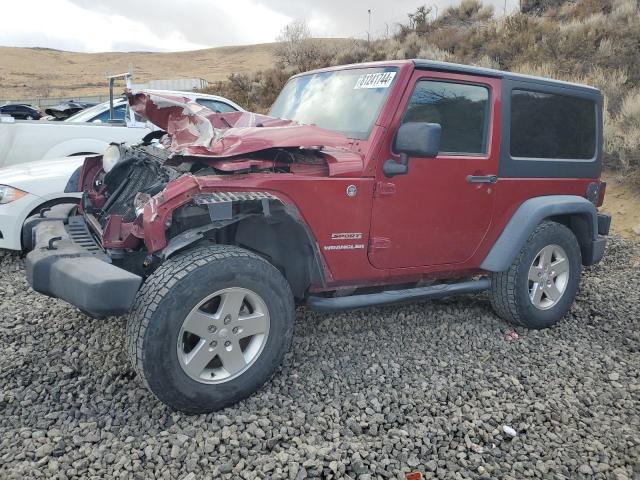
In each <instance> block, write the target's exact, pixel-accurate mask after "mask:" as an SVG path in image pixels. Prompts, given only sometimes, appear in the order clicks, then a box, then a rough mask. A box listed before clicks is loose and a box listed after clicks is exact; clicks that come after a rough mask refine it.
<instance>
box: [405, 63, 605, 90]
mask: <svg viewBox="0 0 640 480" xmlns="http://www.w3.org/2000/svg"><path fill="white" fill-rule="evenodd" d="M412 61H413V63H414V65H415V66H416V68H420V69H425V70H438V71H443V72H454V73H464V74H469V75H482V76H485V77H494V78H503V79H507V80H515V81H520V82H528V83H537V84H542V85H553V86H558V87H565V88H572V89H576V90H582V91H588V92H591V93H600V91H599V90H598V89H597V88H595V87H590V86H589V85H582V84H579V83H571V82H564V81H562V80H554V79H551V78H544V77H535V76H533V75H523V74H520V73H512V72H505V71H503V70H494V69H492V68H484V67H474V66H472V65H462V64H460V63H448V62H438V61H435V60H422V59H414V60H412Z"/></svg>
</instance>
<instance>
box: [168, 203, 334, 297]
mask: <svg viewBox="0 0 640 480" xmlns="http://www.w3.org/2000/svg"><path fill="white" fill-rule="evenodd" d="M198 197H199V198H197V199H195V204H197V205H199V206H201V207H204V208H207V209H208V211H209V220H210V221H209V222H207V223H205V224H204V225H200V226H198V227H196V228H192V229H189V230H185V231H184V232H181V233H180V234H178V235H177V236H175V237H174V238H172V239H171V240H170V241H169V242H168V243H167V245H166V246H165V248H164V249H163V250H162V251H160V252H158V257H159V258H161V259H162V260H166V259H167V258H169V257H171V256H173V255H175V254H176V253H177V252H179V251H182V250H184V249H186V248H190V247H192V246H194V245H195V244H196V243H199V242H201V241H206V238H207V237H208V236H209V233H210V232H211V233H212V232H214V231H216V230H220V229H223V228H225V227H228V226H231V225H235V229H234V231H235V234H234V238H233V239H231V241H232V243H233V244H235V245H238V246H241V247H244V248H247V249H249V250H251V251H253V252H255V253H258V254H259V255H262V256H264V257H266V258H268V259H269V260H270V261H272V262H273V263H274V265H275V266H276V267H278V268H279V269H280V270H281V271H282V273H283V275H284V276H285V278H286V279H287V281H288V282H289V284H290V286H291V289H292V291H293V294H294V296H295V297H296V298H302V297H304V295H305V294H306V291H307V289H308V287H309V286H310V285H311V284H319V285H322V286H324V285H325V284H326V279H325V271H326V270H327V267H326V264H325V263H324V259H323V257H322V256H321V254H320V249H319V247H318V244H317V242H316V240H315V237H314V236H313V234H312V232H311V229H310V228H309V226H308V225H307V224H306V222H305V221H304V220H303V219H302V216H301V215H300V212H299V211H298V209H297V208H296V207H295V206H294V205H290V204H286V203H285V202H283V201H282V200H281V199H279V198H278V197H276V196H275V195H272V194H270V193H268V192H219V193H213V194H201V195H199V196H198Z"/></svg>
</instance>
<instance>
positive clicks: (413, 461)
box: [0, 239, 640, 480]
mask: <svg viewBox="0 0 640 480" xmlns="http://www.w3.org/2000/svg"><path fill="white" fill-rule="evenodd" d="M638 247H639V245H637V244H635V245H634V244H632V243H630V242H629V241H625V240H622V239H614V240H613V241H612V242H611V244H610V247H609V249H608V253H607V256H606V261H605V262H604V264H603V265H601V266H598V267H596V268H593V269H590V270H589V271H588V272H586V274H585V278H584V280H583V284H582V290H581V293H580V295H579V299H578V301H577V303H576V304H575V306H574V308H573V310H572V313H571V315H570V316H569V317H568V318H567V319H565V320H564V321H563V322H562V324H561V325H559V326H558V327H556V328H553V329H550V330H546V331H527V330H523V329H517V333H516V332H514V331H513V330H511V329H510V327H509V326H508V325H507V324H505V323H504V322H503V321H501V320H500V319H498V318H497V317H496V316H494V315H493V314H492V312H491V310H490V307H489V304H488V300H487V299H486V297H484V296H475V297H474V296H467V297H458V298H455V299H448V300H443V301H437V302H431V303H429V302H423V303H417V304H412V305H407V306H401V307H386V308H379V309H370V310H363V311H359V312H352V313H346V314H336V315H319V314H315V313H312V312H309V311H306V310H304V309H300V311H299V312H298V320H297V323H296V329H297V332H296V336H295V339H294V345H293V351H292V353H291V354H290V355H288V356H287V359H286V361H285V363H284V366H283V367H282V369H281V371H279V372H278V373H277V374H276V375H275V377H274V378H273V379H272V381H271V382H269V383H268V384H267V385H266V386H265V387H263V388H262V390H261V391H260V392H259V393H258V394H256V395H254V396H253V397H251V398H249V399H247V400H245V401H243V402H241V403H240V404H238V405H236V406H235V407H233V408H228V409H226V410H224V411H220V412H218V413H215V414H210V415H202V416H187V415H184V414H181V413H176V412H172V411H170V410H168V409H167V408H166V407H164V406H163V405H161V404H159V403H158V402H157V401H156V400H155V399H154V398H153V397H152V396H151V395H150V394H149V393H148V392H147V391H146V390H145V389H144V388H142V387H141V385H140V383H139V382H138V381H137V379H136V378H135V377H134V374H133V373H132V370H131V368H130V367H129V364H128V362H127V358H126V353H125V341H124V334H125V326H124V321H123V320H122V319H107V320H93V319H90V318H87V317H86V316H84V315H82V314H81V313H79V312H77V311H76V310H74V309H73V308H71V307H69V306H68V305H66V304H64V303H63V302H60V301H56V300H50V299H48V298H46V297H43V296H40V295H37V294H35V293H33V292H32V291H29V289H28V287H27V284H26V282H25V280H24V271H23V262H22V261H21V260H20V259H19V258H18V257H17V256H15V255H9V254H2V253H0V271H1V272H2V274H1V276H0V298H1V311H0V345H1V346H2V354H1V355H0V415H1V417H0V478H25V477H27V478H29V477H53V476H55V477H56V478H99V477H109V478H154V477H157V478H167V479H169V478H171V479H182V478H186V479H190V480H193V479H196V478H197V479H200V478H246V479H250V478H274V479H275V478H291V479H294V478H305V477H321V478H348V477H350V478H353V479H356V478H359V479H363V480H366V479H372V478H403V473H404V472H407V471H412V470H419V471H421V472H423V473H424V474H425V476H426V477H427V478H432V477H436V478H505V479H508V478H512V479H522V478H525V477H532V478H616V479H619V480H622V479H636V478H640V464H639V459H640V373H639V372H640V331H639V329H638V327H639V325H640V320H639V318H640V288H639V285H640V264H639V261H638V259H639V258H640V257H639V256H638V251H639V249H638Z"/></svg>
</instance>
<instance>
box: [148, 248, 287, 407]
mask: <svg viewBox="0 0 640 480" xmlns="http://www.w3.org/2000/svg"><path fill="white" fill-rule="evenodd" d="M229 287H242V288H245V289H248V290H251V291H254V292H255V293H257V294H258V295H259V296H260V297H262V299H263V301H264V302H265V304H266V305H267V308H268V310H269V316H270V325H269V335H268V337H267V343H266V344H265V345H264V348H263V350H262V352H261V354H260V356H259V357H258V358H257V359H256V361H255V363H253V364H252V365H251V366H250V367H249V368H248V369H247V370H246V371H245V372H243V373H242V374H241V375H240V376H238V377H236V378H234V379H232V380H229V381H228V382H224V383H220V384H204V383H200V382H197V381H196V380H194V379H192V378H191V377H189V376H188V375H187V374H186V373H185V372H184V370H183V369H182V367H181V366H180V363H179V361H178V355H177V350H176V346H177V342H178V335H179V332H180V329H181V328H182V323H183V321H184V319H185V318H186V316H187V315H188V313H189V312H191V310H192V309H193V308H194V307H195V306H196V305H197V304H198V303H200V302H201V301H202V300H203V299H204V298H205V297H207V296H208V295H211V294H212V293H214V292H216V291H218V290H222V289H224V288H229ZM290 297H291V293H290V290H289V288H288V285H287V284H286V281H285V280H284V278H282V276H281V275H280V272H278V271H277V270H276V269H275V268H274V267H273V266H271V265H269V264H268V263H266V262H264V261H262V260H260V259H253V258H250V259H247V258H246V257H245V258H230V259H225V260H219V261H214V262H211V263H208V264H205V265H203V266H200V267H198V268H197V269H195V270H194V271H192V272H190V273H189V274H188V275H186V276H185V277H184V278H182V279H180V280H179V281H178V282H177V283H175V284H174V285H173V286H172V287H171V288H170V290H169V292H168V293H167V294H166V295H165V296H164V298H163V299H162V300H161V301H160V303H159V304H158V307H157V308H156V309H155V310H154V312H153V313H152V315H151V318H150V320H149V326H148V327H147V330H146V332H145V334H144V340H143V349H144V360H143V368H144V371H145V377H146V379H147V382H148V384H149V388H150V389H151V391H152V392H153V393H154V394H155V395H156V396H157V397H158V398H159V399H160V400H162V401H163V402H165V403H167V404H169V405H171V406H172V407H174V408H176V409H180V410H183V411H188V412H192V413H200V412H208V411H212V410H217V409H220V408H223V407H225V406H228V405H231V404H233V403H236V402H238V401H239V400H241V399H243V398H245V397H247V396H248V395H250V394H251V393H253V392H255V391H256V390H258V389H259V388H260V386H261V385H262V384H263V383H264V382H265V381H266V380H267V379H268V378H269V377H270V376H271V374H272V373H273V371H274V370H275V369H276V368H277V366H278V365H279V364H280V362H281V361H282V358H283V357H284V354H285V353H286V351H287V350H288V348H289V344H290V342H291V337H292V333H293V303H292V299H291V298H290Z"/></svg>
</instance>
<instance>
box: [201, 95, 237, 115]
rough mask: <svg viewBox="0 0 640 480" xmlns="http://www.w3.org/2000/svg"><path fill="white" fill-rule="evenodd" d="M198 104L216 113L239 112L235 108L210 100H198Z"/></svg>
mask: <svg viewBox="0 0 640 480" xmlns="http://www.w3.org/2000/svg"><path fill="white" fill-rule="evenodd" d="M196 103H199V104H200V105H202V106H203V107H207V108H208V109H209V110H213V111H214V112H216V113H229V112H237V110H236V109H235V108H233V107H232V106H231V105H229V104H227V103H224V102H219V101H217V100H210V99H208V98H198V99H197V100H196Z"/></svg>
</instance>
